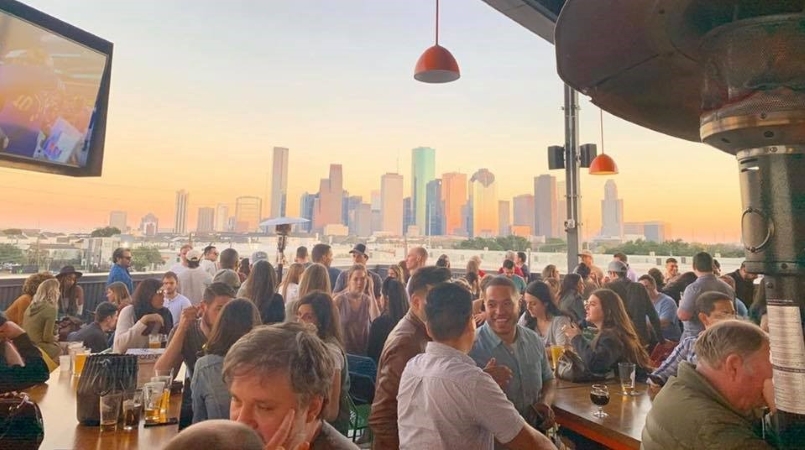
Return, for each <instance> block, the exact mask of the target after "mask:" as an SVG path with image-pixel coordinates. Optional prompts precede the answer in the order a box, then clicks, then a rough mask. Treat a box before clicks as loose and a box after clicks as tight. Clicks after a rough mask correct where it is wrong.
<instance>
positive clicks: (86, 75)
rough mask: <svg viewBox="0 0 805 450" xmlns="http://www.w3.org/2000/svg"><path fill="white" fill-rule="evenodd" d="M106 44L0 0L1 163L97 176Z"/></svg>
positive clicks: (108, 64) (108, 63)
mask: <svg viewBox="0 0 805 450" xmlns="http://www.w3.org/2000/svg"><path fill="white" fill-rule="evenodd" d="M112 47H113V45H112V43H111V42H109V41H106V40H104V39H101V38H99V37H97V36H95V35H93V34H90V33H88V32H86V31H83V30H81V29H79V28H76V27H74V26H72V25H70V24H68V23H65V22H62V21H61V20H58V19H56V18H54V17H51V16H49V15H47V14H45V13H43V12H41V11H38V10H36V9H34V8H31V7H30V6H27V5H24V4H22V3H20V2H17V1H15V0H0V166H3V167H12V168H16V169H22V170H33V171H37V172H48V173H54V174H60V175H68V176H74V177H86V176H100V175H101V172H102V169H103V147H104V139H105V137H106V111H107V106H108V103H109V83H110V77H111V68H112Z"/></svg>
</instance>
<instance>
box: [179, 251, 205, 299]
mask: <svg viewBox="0 0 805 450" xmlns="http://www.w3.org/2000/svg"><path fill="white" fill-rule="evenodd" d="M200 263H201V253H199V252H198V250H190V251H189V252H187V269H185V270H184V271H183V272H182V273H180V274H178V278H179V293H180V294H182V295H184V296H185V297H187V298H188V299H190V303H192V304H193V306H197V305H198V304H199V303H201V299H202V298H203V297H204V290H205V289H207V286H209V285H210V284H212V275H210V274H208V273H207V272H206V271H205V270H204V269H202V268H201V267H200V266H199V265H200Z"/></svg>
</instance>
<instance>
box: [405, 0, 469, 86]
mask: <svg viewBox="0 0 805 450" xmlns="http://www.w3.org/2000/svg"><path fill="white" fill-rule="evenodd" d="M460 76H461V73H460V72H459V69H458V63H457V62H456V58H454V57H453V55H452V54H451V53H450V51H449V50H447V49H446V48H444V47H442V46H441V45H439V0H436V45H434V46H433V47H430V48H428V49H427V50H425V52H424V53H422V56H420V57H419V60H418V61H417V62H416V68H415V69H414V79H416V80H417V81H421V82H423V83H449V82H451V81H456V80H458V78H459V77H460Z"/></svg>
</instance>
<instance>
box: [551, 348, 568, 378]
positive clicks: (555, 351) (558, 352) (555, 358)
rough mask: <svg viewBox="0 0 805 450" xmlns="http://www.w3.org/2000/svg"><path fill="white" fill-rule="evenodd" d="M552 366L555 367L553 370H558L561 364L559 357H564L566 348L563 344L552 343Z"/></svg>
mask: <svg viewBox="0 0 805 450" xmlns="http://www.w3.org/2000/svg"><path fill="white" fill-rule="evenodd" d="M550 350H551V367H553V371H554V372H556V368H557V367H558V366H559V358H561V357H562V354H563V353H564V352H565V348H564V347H562V346H561V345H551V347H550Z"/></svg>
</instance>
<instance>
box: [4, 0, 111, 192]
mask: <svg viewBox="0 0 805 450" xmlns="http://www.w3.org/2000/svg"><path fill="white" fill-rule="evenodd" d="M0 11H2V12H4V13H6V14H10V15H12V16H15V17H18V18H20V19H22V20H25V21H27V22H30V23H31V24H33V25H35V26H38V27H40V28H42V29H44V30H47V31H48V32H50V33H54V34H57V35H59V36H62V37H63V38H65V39H68V40H70V41H73V42H76V43H78V44H81V45H84V46H86V47H88V48H91V49H93V50H95V51H97V52H99V53H103V54H104V55H106V66H105V67H104V70H103V76H102V77H101V85H100V88H99V89H98V97H97V99H96V101H95V108H96V109H95V118H94V125H93V128H92V135H91V136H90V147H89V150H88V153H89V154H88V155H87V164H86V165H85V166H84V167H74V166H68V165H64V164H59V163H52V162H49V161H43V160H33V159H28V158H23V157H19V156H16V155H9V154H4V153H2V152H0V167H10V168H13V169H21V170H29V171H35V172H44V173H52V174H57V175H67V176H72V177H99V176H101V175H102V173H103V152H104V144H105V140H106V115H107V111H108V107H109V88H110V84H111V75H112V50H113V48H114V45H113V44H112V43H111V42H109V41H107V40H105V39H103V38H100V37H98V36H96V35H94V34H92V33H89V32H87V31H84V30H82V29H80V28H78V27H76V26H73V25H70V24H69V23H67V22H64V21H62V20H59V19H57V18H55V17H53V16H51V15H48V14H46V13H44V12H42V11H39V10H38V9H34V8H32V7H30V6H28V5H25V4H23V3H20V2H18V1H16V0H0Z"/></svg>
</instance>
